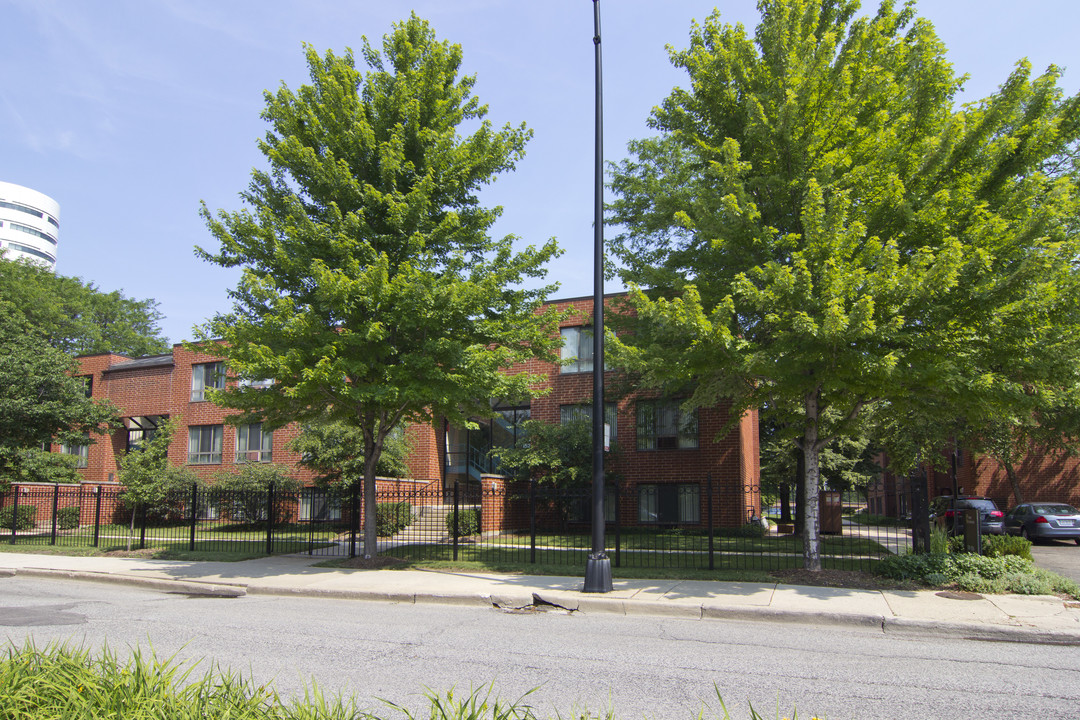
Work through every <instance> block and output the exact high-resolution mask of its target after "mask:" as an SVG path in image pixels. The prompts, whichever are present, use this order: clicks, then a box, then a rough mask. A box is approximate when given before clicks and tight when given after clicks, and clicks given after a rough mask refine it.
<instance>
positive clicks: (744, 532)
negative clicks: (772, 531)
mask: <svg viewBox="0 0 1080 720" xmlns="http://www.w3.org/2000/svg"><path fill="white" fill-rule="evenodd" d="M767 532H769V531H768V530H767V529H766V528H765V526H764V525H762V524H761V521H760V520H751V521H750V522H748V523H746V524H744V525H743V526H742V527H738V528H735V530H734V531H732V533H731V534H732V535H733V536H735V537H744V538H760V537H765V534H766V533H767Z"/></svg>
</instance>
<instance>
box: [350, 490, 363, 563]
mask: <svg viewBox="0 0 1080 720" xmlns="http://www.w3.org/2000/svg"><path fill="white" fill-rule="evenodd" d="M359 529H360V484H359V483H355V482H354V483H353V487H352V512H351V513H350V518H349V557H351V558H354V557H356V533H357V531H358V530H359Z"/></svg>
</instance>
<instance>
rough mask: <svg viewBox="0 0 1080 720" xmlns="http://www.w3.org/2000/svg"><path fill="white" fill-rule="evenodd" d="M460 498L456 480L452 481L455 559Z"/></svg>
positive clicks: (456, 554)
mask: <svg viewBox="0 0 1080 720" xmlns="http://www.w3.org/2000/svg"><path fill="white" fill-rule="evenodd" d="M460 501H461V498H460V496H459V495H458V481H457V480H455V481H454V560H455V561H456V560H457V556H458V508H459V507H460Z"/></svg>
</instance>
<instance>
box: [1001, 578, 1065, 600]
mask: <svg viewBox="0 0 1080 720" xmlns="http://www.w3.org/2000/svg"><path fill="white" fill-rule="evenodd" d="M1003 579H1004V581H1005V586H1006V589H1007V592H1011V593H1015V594H1017V595H1052V594H1053V593H1054V583H1052V582H1051V581H1050V579H1049V578H1046V577H1044V576H1043V575H1041V574H1039V573H1014V574H1012V575H1006V576H1005V577H1004V578H1003Z"/></svg>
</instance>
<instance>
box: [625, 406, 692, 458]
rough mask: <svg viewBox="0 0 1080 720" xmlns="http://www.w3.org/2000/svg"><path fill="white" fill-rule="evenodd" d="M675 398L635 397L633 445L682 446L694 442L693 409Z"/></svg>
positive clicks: (653, 446) (680, 448)
mask: <svg viewBox="0 0 1080 720" xmlns="http://www.w3.org/2000/svg"><path fill="white" fill-rule="evenodd" d="M680 405H681V403H680V402H679V401H678V400H638V403H637V449H638V450H675V449H679V450H684V449H690V448H696V447H697V446H698V419H697V411H696V410H694V411H691V412H686V411H685V410H683V409H682V408H681V407H680Z"/></svg>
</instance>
